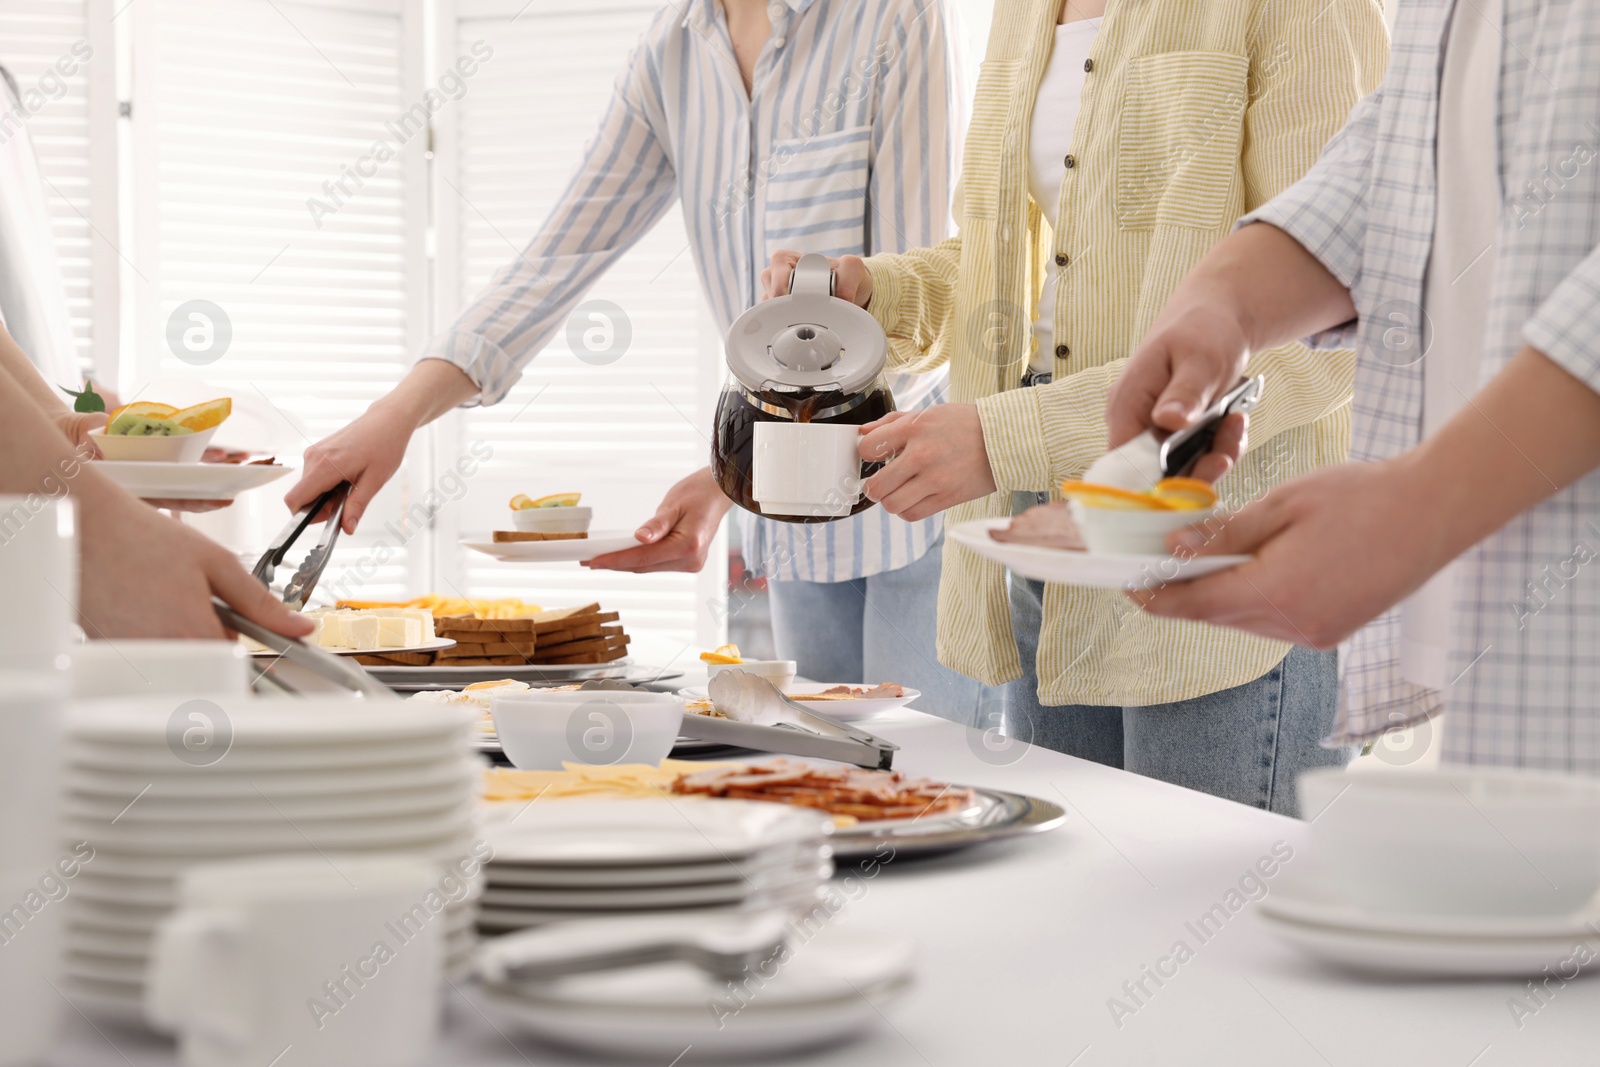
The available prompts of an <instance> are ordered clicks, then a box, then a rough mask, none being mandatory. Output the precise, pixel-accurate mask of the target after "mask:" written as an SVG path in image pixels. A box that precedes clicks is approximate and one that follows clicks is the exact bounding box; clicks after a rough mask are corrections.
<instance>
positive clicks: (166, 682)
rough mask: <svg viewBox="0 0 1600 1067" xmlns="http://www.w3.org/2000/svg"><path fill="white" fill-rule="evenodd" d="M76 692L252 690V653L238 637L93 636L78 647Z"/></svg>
mask: <svg viewBox="0 0 1600 1067" xmlns="http://www.w3.org/2000/svg"><path fill="white" fill-rule="evenodd" d="M68 655H69V656H70V657H71V659H72V695H73V696H74V697H76V698H77V699H79V700H95V699H99V698H102V697H121V698H130V699H131V698H137V697H153V696H154V697H159V696H186V697H187V696H212V697H214V696H228V697H244V696H248V695H249V694H250V656H249V654H248V653H247V652H246V651H245V649H244V646H243V645H241V644H239V642H237V641H159V640H123V639H120V638H119V639H117V640H115V641H89V642H86V643H85V644H81V645H76V646H74V647H73V648H72V649H71V651H70V652H69V653H68Z"/></svg>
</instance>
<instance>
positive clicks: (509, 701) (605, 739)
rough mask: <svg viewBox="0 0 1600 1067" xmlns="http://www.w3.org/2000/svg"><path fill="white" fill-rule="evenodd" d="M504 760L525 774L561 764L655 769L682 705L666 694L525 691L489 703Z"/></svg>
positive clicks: (669, 746)
mask: <svg viewBox="0 0 1600 1067" xmlns="http://www.w3.org/2000/svg"><path fill="white" fill-rule="evenodd" d="M489 713H490V714H491V715H492V716H493V717H494V732H495V736H497V737H498V738H499V739H500V747H501V748H502V749H504V750H505V754H506V758H507V759H509V760H510V761H511V762H512V763H513V764H515V765H516V766H517V767H520V768H521V769H522V770H525V771H559V770H560V769H561V765H562V764H563V763H586V764H592V765H596V766H611V765H613V764H617V763H649V764H658V763H660V762H661V761H662V760H664V759H666V758H667V755H668V754H669V753H670V752H671V751H672V746H673V745H674V744H676V743H677V741H678V727H679V725H680V724H681V723H682V722H683V701H682V700H680V699H678V697H676V696H674V695H673V694H671V693H649V692H643V691H638V692H623V691H617V692H610V691H605V690H596V691H592V692H565V693H555V692H550V691H549V690H542V689H529V690H526V691H524V692H518V693H506V694H504V695H500V696H495V697H493V698H491V699H490V701H489Z"/></svg>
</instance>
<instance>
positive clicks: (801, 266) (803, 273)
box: [789, 252, 833, 296]
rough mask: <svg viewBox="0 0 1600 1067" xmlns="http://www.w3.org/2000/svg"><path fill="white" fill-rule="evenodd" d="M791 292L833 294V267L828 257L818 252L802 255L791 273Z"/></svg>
mask: <svg viewBox="0 0 1600 1067" xmlns="http://www.w3.org/2000/svg"><path fill="white" fill-rule="evenodd" d="M789 294H790V295H791V296H803V295H808V294H811V295H816V296H832V295H833V268H832V267H830V266H828V257H827V256H823V255H818V254H817V253H816V252H807V253H806V254H805V255H803V256H801V257H800V261H799V262H798V263H796V264H795V265H794V270H793V271H791V272H790V274H789Z"/></svg>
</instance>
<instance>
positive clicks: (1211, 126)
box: [867, 0, 1388, 705]
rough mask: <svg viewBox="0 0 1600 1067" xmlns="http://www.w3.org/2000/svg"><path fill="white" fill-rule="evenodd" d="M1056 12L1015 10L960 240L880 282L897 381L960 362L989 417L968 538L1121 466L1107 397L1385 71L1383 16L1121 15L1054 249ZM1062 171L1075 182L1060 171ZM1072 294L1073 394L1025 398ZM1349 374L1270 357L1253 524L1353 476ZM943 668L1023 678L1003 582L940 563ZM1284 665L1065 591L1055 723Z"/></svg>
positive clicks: (1250, 7) (1314, 11)
mask: <svg viewBox="0 0 1600 1067" xmlns="http://www.w3.org/2000/svg"><path fill="white" fill-rule="evenodd" d="M1059 10H1060V3H1059V0H998V3H997V4H996V6H995V15H994V23H993V26H992V28H991V30H990V33H989V47H988V54H987V56H986V57H985V59H984V63H983V66H982V68H981V70H980V73H979V77H978V90H977V98H976V100H975V102H974V105H973V114H972V120H971V125H970V127H969V132H968V136H967V142H966V150H965V154H964V159H965V164H964V169H963V173H962V180H961V186H960V188H959V189H958V191H957V194H956V209H955V210H956V219H957V221H958V222H959V224H960V235H959V236H957V237H955V238H952V239H950V240H948V241H946V242H944V243H943V244H940V245H937V246H935V247H933V248H928V249H920V250H918V251H914V252H909V253H905V254H901V255H884V256H875V257H873V258H871V259H869V260H867V265H868V269H869V270H870V271H871V273H872V280H873V297H872V302H871V309H870V310H871V311H872V313H873V314H874V315H875V316H876V317H877V318H878V320H879V322H880V323H881V324H882V325H883V327H884V329H885V331H886V332H887V333H888V334H889V336H890V339H891V348H892V356H891V361H892V362H893V363H894V364H895V365H896V366H897V367H899V368H904V369H912V370H920V369H926V368H928V367H932V366H937V365H939V364H942V363H945V362H949V364H950V367H951V395H952V399H953V400H955V401H956V402H965V403H974V402H975V403H976V404H977V405H978V409H979V412H980V415H981V418H982V421H983V428H984V438H985V442H986V444H987V447H988V450H989V457H990V464H991V466H992V468H993V471H994V476H995V481H996V484H997V486H998V487H999V490H1000V491H999V492H997V493H995V494H994V495H992V496H989V497H986V498H983V499H980V500H974V501H971V502H970V503H966V504H962V505H960V506H958V507H955V508H952V509H951V510H950V512H949V513H948V515H947V516H946V520H947V522H949V523H959V522H965V521H967V520H969V519H979V518H989V517H998V516H1003V515H1006V514H1008V513H1009V511H1010V502H1011V491H1013V490H1045V489H1053V488H1054V487H1055V486H1056V485H1058V484H1059V483H1060V481H1061V480H1062V479H1064V478H1072V477H1077V476H1078V475H1080V474H1082V472H1083V471H1084V469H1085V468H1086V467H1088V465H1089V464H1090V463H1091V462H1093V461H1094V459H1095V458H1096V457H1097V456H1099V455H1100V454H1101V453H1103V452H1104V451H1105V450H1106V431H1105V403H1106V397H1107V394H1108V393H1109V391H1110V387H1111V384H1112V382H1114V381H1115V380H1116V378H1117V376H1118V375H1119V374H1120V373H1121V371H1122V367H1123V363H1124V361H1125V360H1126V358H1127V356H1128V355H1129V353H1130V352H1131V351H1132V349H1133V347H1134V345H1135V344H1136V343H1137V342H1138V340H1139V338H1140V337H1142V336H1143V335H1144V333H1145V331H1146V330H1147V329H1148V328H1149V327H1150V324H1151V322H1152V321H1153V320H1154V318H1155V316H1156V314H1157V313H1158V312H1159V311H1160V310H1161V307H1162V305H1163V304H1164V303H1165V302H1166V300H1167V298H1168V296H1170V295H1171V293H1172V291H1173V289H1174V288H1175V287H1176V286H1177V284H1178V281H1179V280H1180V279H1181V278H1182V277H1183V276H1184V274H1185V273H1186V272H1188V270H1189V269H1190V268H1191V267H1193V266H1194V264H1195V263H1196V262H1197V261H1198V260H1199V259H1200V257H1201V256H1202V255H1203V254H1204V253H1205V252H1206V250H1207V249H1209V248H1210V247H1211V246H1212V245H1213V244H1215V243H1216V242H1217V241H1219V240H1221V239H1222V238H1223V237H1224V236H1225V235H1226V234H1227V233H1228V231H1229V229H1230V228H1231V227H1232V225H1233V222H1234V220H1235V219H1237V218H1238V217H1239V216H1241V215H1243V214H1245V213H1246V212H1247V211H1249V210H1251V209H1253V208H1255V207H1257V206H1259V205H1260V204H1263V203H1265V202H1266V201H1268V200H1270V199H1271V198H1272V197H1273V196H1274V195H1275V194H1276V193H1277V192H1278V191H1279V190H1281V189H1283V188H1285V187H1286V186H1288V185H1290V184H1292V183H1293V182H1294V181H1295V180H1296V179H1298V178H1299V177H1300V176H1301V175H1302V174H1304V173H1305V172H1306V170H1308V169H1309V168H1310V167H1311V165H1312V164H1313V163H1314V162H1316V160H1317V156H1318V155H1319V153H1320V152H1321V150H1322V147H1323V145H1324V144H1325V143H1326V142H1327V140H1328V139H1329V138H1330V137H1332V136H1333V134H1334V133H1335V132H1336V131H1337V130H1338V129H1339V127H1340V126H1341V125H1342V124H1343V122H1344V120H1345V116H1346V115H1347V114H1348V113H1349V111H1350V109H1351V107H1352V106H1354V104H1355V102H1356V101H1357V100H1358V99H1360V98H1361V97H1362V96H1363V95H1365V94H1367V93H1369V92H1371V91H1372V90H1373V89H1374V88H1376V86H1377V84H1378V82H1379V81H1380V80H1381V78H1382V76H1383V71H1384V67H1385V65H1386V63H1387V59H1388V31H1387V29H1386V28H1385V25H1384V21H1383V11H1382V8H1381V6H1380V5H1379V3H1378V2H1377V0H1331V2H1330V0H1142V2H1140V3H1130V2H1127V0H1110V2H1109V3H1108V4H1107V8H1106V13H1105V20H1104V22H1103V23H1102V24H1101V27H1100V32H1099V34H1098V35H1097V36H1096V38H1095V42H1094V47H1093V50H1092V52H1091V53H1090V63H1089V67H1088V73H1087V75H1086V81H1085V85H1084V89H1083V95H1082V104H1081V110H1080V112H1079V115H1078V119H1077V124H1076V126H1075V127H1074V130H1073V138H1072V144H1073V148H1072V160H1073V165H1072V166H1071V167H1070V168H1067V169H1066V170H1065V180H1064V181H1063V183H1062V187H1061V202H1060V205H1059V210H1058V214H1057V218H1058V219H1059V220H1060V231H1059V232H1056V233H1052V232H1051V231H1050V230H1049V228H1048V224H1047V223H1045V222H1044V220H1043V216H1042V213H1041V212H1040V210H1039V207H1038V205H1037V204H1036V203H1034V202H1033V200H1032V199H1031V198H1030V196H1029V195H1028V182H1027V175H1028V130H1029V128H1030V125H1031V122H1032V112H1033V106H1034V99H1035V97H1036V95H1037V93H1038V87H1039V82H1040V79H1041V78H1042V77H1043V75H1044V70H1045V66H1046V64H1047V63H1048V62H1049V59H1050V52H1051V47H1052V43H1053V41H1054V36H1055V25H1056V15H1057V12H1058V11H1059ZM1063 165H1064V166H1065V161H1063ZM1046 256H1052V257H1065V259H1064V260H1061V259H1059V258H1058V262H1060V263H1062V264H1063V265H1062V266H1061V272H1060V280H1059V282H1058V286H1057V291H1056V304H1055V322H1054V336H1055V341H1056V346H1057V347H1056V359H1055V383H1054V384H1053V385H1048V386H1040V387H1036V388H1033V389H1021V388H1019V387H1018V384H1019V380H1020V378H1021V376H1022V374H1023V372H1024V371H1025V370H1026V369H1027V367H1028V361H1029V356H1030V351H1031V348H1032V344H1033V341H1032V336H1031V334H1032V331H1031V329H1030V325H1031V323H1032V322H1033V317H1034V309H1035V308H1036V306H1037V301H1038V297H1039V289H1040V284H1041V282H1042V280H1043V277H1044V263H1045V257H1046ZM1354 365H1355V361H1354V357H1353V354H1352V353H1350V352H1348V351H1346V352H1332V353H1330V352H1312V351H1310V350H1309V349H1307V348H1305V347H1303V346H1301V345H1298V344H1296V345H1286V346H1284V347H1282V348H1277V349H1272V350H1270V351H1265V352H1258V353H1255V354H1254V356H1253V357H1252V359H1251V361H1250V372H1251V373H1252V374H1264V375H1266V379H1267V392H1266V399H1265V400H1264V401H1263V403H1262V404H1261V406H1260V407H1259V408H1257V410H1256V411H1255V413H1254V414H1253V415H1252V416H1251V425H1250V440H1251V449H1250V451H1249V453H1248V454H1247V455H1246V456H1245V457H1244V458H1243V459H1242V460H1241V461H1240V463H1239V464H1238V466H1237V467H1236V468H1235V470H1234V471H1233V472H1232V473H1231V474H1229V476H1228V477H1227V478H1225V479H1224V480H1223V482H1222V483H1221V484H1220V485H1219V490H1220V491H1221V492H1222V494H1223V498H1224V502H1225V503H1227V504H1229V505H1230V506H1237V505H1238V504H1240V503H1242V502H1243V501H1245V500H1247V499H1250V498H1253V497H1256V496H1259V495H1260V494H1261V493H1263V492H1265V491H1266V489H1267V488H1268V487H1270V486H1272V485H1274V484H1276V483H1278V482H1281V481H1284V480H1286V479H1289V478H1293V477H1295V476H1297V475H1300V474H1303V473H1305V472H1306V471H1309V470H1311V469H1312V468H1314V467H1318V466H1322V465H1325V464H1329V463H1337V462H1340V461H1342V460H1343V459H1344V458H1345V456H1346V454H1347V452H1348V449H1349V436H1350V418H1349V400H1350V390H1351V383H1352V378H1353V375H1354ZM938 649H939V658H940V659H941V660H942V661H943V662H945V663H946V664H949V665H950V666H951V667H954V668H955V669H957V670H959V671H961V672H963V673H964V674H967V675H970V676H971V677H974V678H977V679H980V680H981V681H984V682H986V683H989V684H997V683H999V682H1004V681H1010V680H1012V679H1014V678H1017V677H1018V676H1019V675H1020V674H1021V664H1020V661H1019V659H1018V655H1017V648H1016V642H1015V640H1014V638H1013V636H1012V631H1011V614H1010V608H1009V605H1008V601H1007V596H1006V580H1005V571H1004V569H1003V568H1002V567H1001V566H1000V565H999V564H996V563H990V562H987V561H985V560H983V559H980V558H979V557H978V556H976V555H974V554H973V553H972V552H970V551H968V550H966V549H964V548H962V547H961V546H959V545H956V544H953V543H949V542H947V543H946V544H945V548H944V577H943V580H942V582H941V585H940V590H939V640H938ZM1287 652H1288V646H1287V645H1285V644H1283V643H1281V642H1277V641H1269V640H1265V639H1262V638H1258V637H1252V636H1246V635H1243V634H1239V633H1236V632H1234V631H1230V630H1224V629H1221V628H1218V627H1213V626H1210V625H1207V624H1203V623H1192V622H1175V621H1167V620H1162V619H1157V618H1154V617H1152V616H1150V615H1147V614H1145V613H1143V612H1140V611H1137V610H1135V609H1134V607H1133V606H1132V605H1131V604H1130V603H1129V602H1128V601H1127V600H1126V598H1124V597H1123V596H1122V595H1121V594H1120V593H1117V592H1112V591H1101V590H1091V589H1083V588H1076V587H1067V586H1054V585H1052V586H1047V587H1046V589H1045V600H1044V625H1043V632H1042V633H1041V634H1040V640H1039V662H1038V672H1039V698H1040V700H1041V701H1042V702H1043V703H1046V704H1100V705H1145V704H1158V703H1167V702H1170V701H1175V700H1185V699H1188V698H1191V697H1196V696H1200V695H1203V694H1206V693H1214V692H1217V691H1219V690H1222V689H1227V688H1230V687H1232V686H1236V685H1241V684H1243V683H1245V682H1248V681H1250V680H1252V679H1254V678H1258V677H1260V676H1261V675H1263V674H1265V673H1266V672H1267V671H1268V670H1270V669H1271V668H1272V667H1273V665H1274V664H1276V663H1277V662H1278V661H1279V660H1280V659H1282V658H1283V656H1284V655H1285V654H1286V653H1287Z"/></svg>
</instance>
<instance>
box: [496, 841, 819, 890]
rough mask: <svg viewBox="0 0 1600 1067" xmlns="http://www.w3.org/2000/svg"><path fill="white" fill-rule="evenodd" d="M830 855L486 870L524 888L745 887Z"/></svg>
mask: <svg viewBox="0 0 1600 1067" xmlns="http://www.w3.org/2000/svg"><path fill="white" fill-rule="evenodd" d="M829 855H830V852H829V849H828V848H827V847H826V846H822V847H818V846H815V845H802V846H801V847H799V848H787V849H773V850H768V851H765V852H761V853H759V854H757V855H756V856H754V857H752V858H750V859H747V860H738V861H735V860H725V859H720V858H719V859H716V860H713V861H711V862H710V863H679V864H662V865H659V866H656V865H651V866H642V867H524V866H519V865H517V864H512V863H505V862H502V861H501V859H500V858H499V857H496V858H495V859H493V860H491V861H490V863H489V865H488V867H487V868H485V871H486V872H487V873H486V877H487V878H488V879H489V882H490V884H491V885H494V886H497V887H504V888H518V887H524V888H528V889H626V888H645V887H650V886H679V885H717V884H724V883H737V884H743V883H744V881H745V879H747V878H760V877H762V876H764V875H766V874H767V873H768V872H770V871H772V870H774V869H782V868H787V867H793V866H797V865H800V864H803V863H813V864H815V863H821V862H823V861H824V860H826V859H828V858H829Z"/></svg>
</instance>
